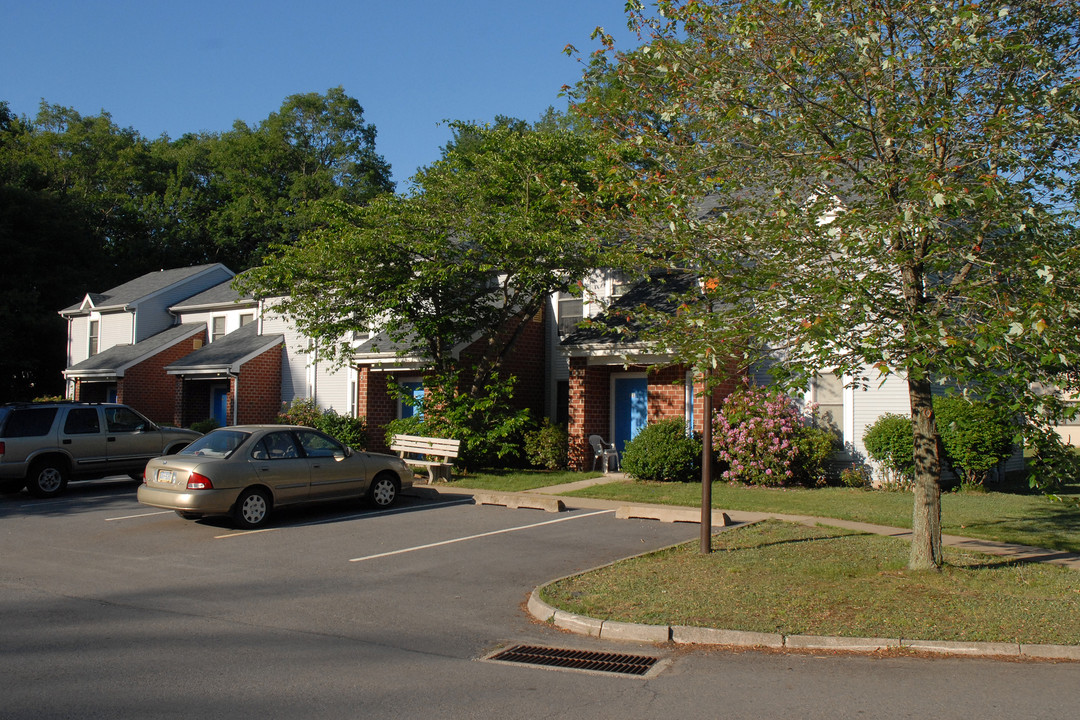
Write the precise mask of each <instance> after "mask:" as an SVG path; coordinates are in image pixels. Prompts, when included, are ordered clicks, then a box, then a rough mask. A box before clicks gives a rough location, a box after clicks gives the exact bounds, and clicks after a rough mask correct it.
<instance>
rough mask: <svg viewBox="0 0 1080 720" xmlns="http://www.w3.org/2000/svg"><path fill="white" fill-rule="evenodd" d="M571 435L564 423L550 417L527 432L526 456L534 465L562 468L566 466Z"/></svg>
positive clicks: (553, 468) (552, 468)
mask: <svg viewBox="0 0 1080 720" xmlns="http://www.w3.org/2000/svg"><path fill="white" fill-rule="evenodd" d="M568 450H569V437H568V436H567V433H566V429H565V428H564V427H563V426H562V425H556V424H555V423H553V422H551V420H550V419H549V418H544V419H543V420H541V421H540V427H538V428H537V429H535V430H531V431H529V432H528V433H526V434H525V457H526V459H527V460H528V461H529V464H530V465H532V466H533V467H538V468H544V469H546V470H561V469H563V468H565V467H566V459H567V453H568Z"/></svg>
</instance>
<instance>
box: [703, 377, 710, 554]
mask: <svg viewBox="0 0 1080 720" xmlns="http://www.w3.org/2000/svg"><path fill="white" fill-rule="evenodd" d="M704 384H705V396H704V397H703V398H702V399H701V406H702V409H701V414H702V415H703V416H704V419H703V420H702V423H701V424H702V428H701V554H702V555H708V554H709V553H710V552H712V406H713V402H712V387H710V385H709V373H706V374H705V376H704Z"/></svg>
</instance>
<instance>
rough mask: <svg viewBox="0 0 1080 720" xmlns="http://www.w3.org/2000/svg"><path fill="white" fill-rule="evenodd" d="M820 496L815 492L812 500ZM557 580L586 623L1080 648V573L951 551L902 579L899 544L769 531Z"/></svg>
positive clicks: (753, 530)
mask: <svg viewBox="0 0 1080 720" xmlns="http://www.w3.org/2000/svg"><path fill="white" fill-rule="evenodd" d="M815 492H816V491H815ZM713 549H714V552H713V553H711V554H709V555H702V554H700V553H699V552H698V545H697V543H696V542H695V543H691V544H687V545H681V546H679V547H676V548H671V549H667V550H663V551H660V552H656V553H651V554H649V555H645V556H642V557H638V558H633V559H630V560H626V561H623V562H620V563H616V564H615V565H612V566H609V567H606V568H602V569H600V570H596V571H592V572H588V573H585V574H583V575H579V576H576V577H572V578H567V579H565V580H561V581H559V582H557V583H554V584H552V585H549V586H547V587H546V588H544V590H543V591H542V593H541V594H542V597H543V599H544V600H545V601H546V602H548V603H550V604H551V605H553V606H556V607H559V608H562V609H564V610H568V611H570V612H574V613H579V614H582V615H587V616H589V617H594V618H600V619H605V620H617V621H622V622H633V623H646V624H657V625H669V624H670V625H690V626H701V627H718V628H726V629H732V630H750V631H756V632H780V633H784V634H807V635H837V636H847V637H886V638H905V639H924V640H958V641H984V642H1024V643H1054V644H1065V645H1076V644H1080V573H1077V572H1076V571H1075V570H1069V569H1066V568H1061V567H1056V566H1051V565H1046V564H1040V563H1017V562H1011V561H1008V560H1003V559H1001V558H993V557H988V556H984V555H979V554H973V553H962V552H959V551H955V550H952V549H946V551H945V559H946V566H945V567H944V568H943V570H942V571H941V572H907V571H905V570H904V565H905V563H906V562H907V554H908V545H907V543H905V542H904V541H902V540H898V539H896V538H890V537H883V536H877V535H867V534H861V533H854V532H850V531H845V530H839V529H835V528H827V527H807V526H802V525H795V524H789V523H783V522H779V521H767V522H763V523H758V524H755V525H749V526H743V527H739V528H734V529H732V530H729V531H726V532H722V533H719V534H717V535H716V536H714V538H713Z"/></svg>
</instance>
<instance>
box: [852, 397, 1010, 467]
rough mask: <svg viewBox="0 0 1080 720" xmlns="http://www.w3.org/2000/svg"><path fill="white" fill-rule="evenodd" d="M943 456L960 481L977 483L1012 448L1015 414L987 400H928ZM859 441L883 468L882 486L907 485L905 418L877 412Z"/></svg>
mask: <svg viewBox="0 0 1080 720" xmlns="http://www.w3.org/2000/svg"><path fill="white" fill-rule="evenodd" d="M933 408H934V414H935V416H936V417H937V428H938V432H939V434H940V436H941V441H942V444H943V445H944V446H945V455H946V457H947V459H948V460H949V463H950V464H951V465H952V468H953V470H954V471H955V472H956V473H957V474H958V475H960V477H961V481H962V482H963V483H965V484H966V485H983V484H984V483H985V481H986V476H987V473H988V471H989V470H991V469H993V468H994V467H996V466H997V465H998V464H999V463H1001V462H1003V461H1004V460H1006V459H1008V457H1009V456H1010V455H1012V453H1013V450H1014V449H1015V445H1014V439H1015V437H1016V435H1017V430H1018V428H1017V425H1016V421H1015V418H1014V417H1013V416H1012V415H1011V413H1009V412H1008V411H1007V410H1004V409H1002V408H1000V407H999V406H994V405H991V404H990V403H987V402H984V401H979V400H969V399H967V398H963V397H937V398H934V401H933ZM863 443H864V444H865V446H866V450H867V452H868V453H869V454H870V457H871V458H872V459H873V460H875V461H877V462H879V463H881V465H882V467H883V468H884V469H885V474H886V482H887V484H896V485H900V486H908V485H910V483H911V482H912V480H913V478H914V473H915V459H914V436H913V432H912V424H911V419H910V418H907V417H903V416H900V415H883V416H882V417H880V418H878V420H877V421H876V422H875V423H874V424H873V425H871V426H870V427H869V428H867V430H866V433H865V434H864V435H863Z"/></svg>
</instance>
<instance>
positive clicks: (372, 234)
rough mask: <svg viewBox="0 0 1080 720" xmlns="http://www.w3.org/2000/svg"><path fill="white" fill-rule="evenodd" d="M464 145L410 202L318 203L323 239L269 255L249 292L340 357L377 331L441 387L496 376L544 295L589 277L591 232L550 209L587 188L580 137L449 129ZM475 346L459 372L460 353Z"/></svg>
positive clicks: (515, 129) (419, 180)
mask: <svg viewBox="0 0 1080 720" xmlns="http://www.w3.org/2000/svg"><path fill="white" fill-rule="evenodd" d="M454 128H455V130H456V132H457V133H458V141H457V142H456V143H455V144H454V145H452V146H451V147H450V148H448V149H447V151H446V155H445V157H444V158H443V159H441V160H439V161H438V162H436V163H434V164H433V165H431V166H430V167H428V168H425V169H423V170H421V171H420V172H419V173H417V175H416V176H415V177H414V178H413V183H414V186H415V190H414V191H413V192H412V193H411V194H410V195H408V196H383V197H380V198H377V199H376V200H374V201H372V202H370V203H369V204H367V205H364V206H360V205H357V204H355V203H347V202H340V201H339V202H328V203H323V204H322V205H320V208H319V213H320V214H319V217H318V220H319V227H318V228H316V229H315V230H313V231H311V232H309V233H307V234H305V235H304V236H303V238H302V239H301V241H300V242H299V243H297V244H295V245H291V246H283V247H279V248H277V250H276V252H275V254H274V255H273V256H272V257H269V258H267V259H266V262H265V263H264V264H263V266H261V267H259V268H256V269H254V270H252V271H251V272H250V273H248V274H247V275H246V276H245V277H244V279H243V281H242V284H243V286H244V287H245V288H246V289H247V290H249V291H251V292H254V293H255V294H256V295H259V296H268V297H274V296H285V295H287V296H288V297H287V298H286V299H285V300H284V301H282V302H281V303H280V305H278V306H277V310H278V311H280V312H282V313H288V314H289V315H291V316H292V317H294V318H295V320H296V323H297V326H298V328H299V329H300V330H301V331H302V332H304V333H305V334H306V335H308V336H310V337H313V338H317V339H319V340H320V351H321V352H322V353H323V354H325V355H327V356H330V357H333V358H337V359H343V357H344V356H345V355H347V353H348V348H347V346H345V345H343V344H342V343H341V338H342V337H345V336H347V335H348V334H349V333H351V331H353V330H361V331H365V332H367V331H369V330H378V331H380V332H381V335H380V336H379V337H380V338H382V339H384V344H383V345H381V346H380V347H379V348H378V349H380V350H384V351H386V352H397V353H400V354H408V355H419V356H421V357H423V358H424V359H425V361H427V362H428V363H429V367H430V368H431V370H432V371H433V372H434V373H435V374H437V375H445V374H447V373H450V372H456V371H458V370H460V369H462V367H463V366H465V365H468V366H469V368H468V369H469V376H470V377H471V385H472V389H473V391H475V392H476V393H477V394H481V393H482V392H483V387H484V385H485V384H486V383H487V382H489V381H490V380H491V379H492V378H493V377H494V376H495V375H496V374H497V373H498V370H499V367H500V365H501V363H502V362H503V360H504V359H505V357H506V354H507V353H508V352H509V350H510V348H511V347H512V346H513V343H514V341H515V340H516V339H517V338H518V337H519V336H520V334H521V333H522V332H523V331H524V330H525V329H526V328H527V327H528V326H529V323H530V322H532V320H533V317H534V316H535V315H536V313H537V312H538V311H539V309H540V308H541V306H542V304H543V302H544V301H545V299H546V297H547V296H548V294H549V293H551V292H552V291H554V290H557V289H562V288H565V287H567V286H568V284H570V283H573V282H575V281H576V280H577V279H579V278H580V277H582V276H583V274H584V273H585V272H587V271H588V270H590V269H591V268H593V267H595V262H593V260H592V258H593V253H592V245H591V244H590V243H589V242H588V241H587V239H586V235H585V231H584V230H583V229H582V227H581V226H579V225H578V224H576V223H575V222H574V221H573V219H572V218H569V217H567V216H566V215H565V214H564V213H562V212H561V206H560V205H559V204H558V203H557V202H556V200H557V197H556V196H557V195H558V194H559V193H561V192H563V185H564V184H569V185H571V186H579V185H582V184H588V183H589V182H590V178H589V175H588V174H587V172H586V169H585V165H584V159H585V157H586V155H587V153H588V151H589V144H588V142H587V139H586V138H585V137H583V136H580V135H577V134H574V133H571V132H568V131H564V130H559V129H526V128H523V127H520V126H518V125H516V124H511V125H503V126H496V127H491V128H487V127H482V126H475V125H467V124H457V125H454ZM478 337H480V338H483V342H482V343H480V344H479V345H474V347H476V348H479V352H478V353H477V354H475V355H473V356H472V357H470V358H468V362H467V363H466V362H463V361H462V360H461V358H460V357H459V355H458V354H457V353H456V352H455V348H456V347H458V346H460V345H462V344H463V343H465V344H469V343H474V341H475V340H476V338H478Z"/></svg>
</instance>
